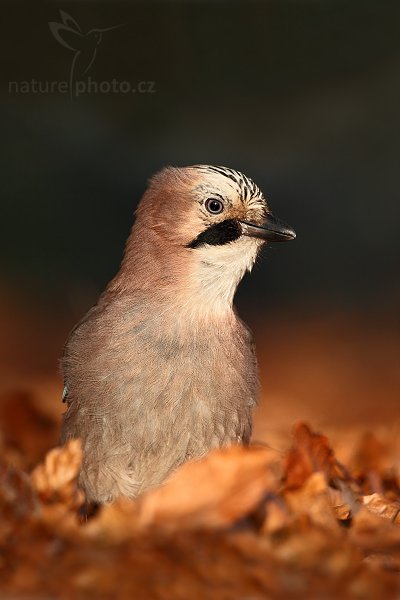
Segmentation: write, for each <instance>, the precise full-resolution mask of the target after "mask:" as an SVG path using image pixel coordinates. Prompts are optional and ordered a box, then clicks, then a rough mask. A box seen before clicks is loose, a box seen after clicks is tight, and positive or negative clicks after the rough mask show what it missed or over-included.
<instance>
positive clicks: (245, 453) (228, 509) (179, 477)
mask: <svg viewBox="0 0 400 600" xmlns="http://www.w3.org/2000/svg"><path fill="white" fill-rule="evenodd" d="M279 475H280V474H279V471H277V453H276V452H275V451H273V450H271V449H269V448H264V447H250V448H244V447H240V446H232V447H231V448H226V449H223V450H215V451H213V452H211V453H210V454H209V455H208V456H206V457H205V458H203V459H200V460H195V461H190V462H189V463H186V464H185V465H183V466H182V467H181V468H180V469H178V471H176V473H175V474H174V475H173V476H172V477H171V478H170V480H169V481H168V482H167V483H166V484H165V485H164V486H162V487H160V488H158V489H155V490H154V491H152V492H149V493H148V494H146V495H145V496H144V497H143V498H142V500H141V501H140V511H139V522H140V523H141V525H142V526H143V525H148V524H169V525H175V526H180V527H182V526H188V525H189V526H191V527H200V526H201V527H226V526H229V525H231V524H233V523H235V522H236V521H238V520H240V519H243V518H245V517H246V516H248V515H249V514H250V513H251V512H252V511H254V510H255V509H256V508H257V507H258V505H259V504H260V502H261V501H262V500H263V498H265V497H266V496H267V495H268V494H269V493H272V492H275V491H277V490H278V488H279V485H280V477H279Z"/></svg>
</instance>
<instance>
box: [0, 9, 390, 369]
mask: <svg viewBox="0 0 400 600" xmlns="http://www.w3.org/2000/svg"><path fill="white" fill-rule="evenodd" d="M60 11H61V12H60ZM62 11H63V12H62ZM1 13H2V18H1V22H0V46H1V53H0V67H1V68H0V74H1V75H0V76H1V100H0V101H1V115H0V119H1V136H0V148H1V150H0V152H1V171H2V196H1V197H2V218H1V226H2V227H1V229H2V231H1V236H0V239H1V247H2V250H1V256H0V260H1V270H2V289H3V292H2V293H3V295H6V296H7V298H8V300H7V309H9V307H10V302H9V298H10V297H11V298H12V302H11V305H12V306H14V307H18V310H20V309H21V310H26V311H33V312H34V310H36V307H37V306H40V307H41V310H42V311H43V310H45V318H44V319H42V321H41V323H42V324H43V322H47V323H49V322H50V321H49V320H50V319H51V318H53V317H52V315H54V314H57V315H58V316H59V315H64V317H65V319H64V321H63V325H62V327H61V333H60V336H59V338H57V344H56V345H55V346H53V347H52V348H53V349H52V353H51V360H50V359H48V360H47V362H46V364H47V365H49V364H55V363H56V359H57V356H58V354H57V351H56V350H57V349H58V351H61V350H60V348H61V345H62V342H61V340H62V339H64V336H65V334H66V332H67V330H68V328H69V327H70V326H71V325H72V324H73V322H74V320H76V319H77V318H79V317H80V316H81V315H82V313H83V312H84V311H85V310H86V309H87V308H88V307H89V306H90V305H91V304H92V303H93V302H94V301H95V300H96V297H97V295H98V293H99V292H100V291H101V290H102V288H103V287H104V285H105V284H106V282H107V281H108V280H109V279H110V278H111V277H112V276H113V274H114V273H115V271H116V270H117V268H118V265H119V261H120V259H121V256H122V252H123V246H124V242H125V239H126V236H127V234H128V232H129V229H130V227H131V224H132V218H133V211H134V208H135V206H136V203H137V201H138V200H139V198H140V196H141V194H142V193H143V191H144V189H145V186H146V180H147V179H148V178H149V177H150V176H151V175H152V174H153V173H154V172H156V171H157V170H158V169H160V168H161V167H163V166H164V165H167V164H172V165H190V164H194V163H210V164H222V165H226V166H229V167H232V168H235V169H238V170H241V171H243V172H245V173H246V174H247V175H249V176H251V177H252V178H253V179H254V180H255V181H256V182H257V183H258V184H259V186H260V187H261V188H262V189H263V190H264V192H265V193H266V195H267V197H268V198H269V200H270V203H271V206H272V208H273V210H274V212H275V213H276V215H277V216H279V217H281V218H282V219H284V220H285V221H287V222H288V223H290V224H291V225H292V226H293V227H294V228H295V229H296V231H297V236H298V237H297V240H296V241H295V242H293V243H290V244H282V245H276V246H274V247H272V248H271V249H268V250H267V251H266V252H265V253H264V254H265V257H266V259H265V260H263V261H262V262H260V263H259V264H258V265H257V267H256V269H255V270H254V272H253V274H252V276H251V279H247V280H246V281H245V283H244V284H242V286H241V288H240V291H239V294H238V303H239V306H240V310H241V313H242V315H243V316H244V318H245V319H246V320H247V321H248V322H250V324H251V325H252V326H253V327H254V326H256V322H258V321H260V320H263V319H268V315H275V314H278V313H279V315H280V318H281V319H282V320H283V322H284V321H285V314H289V313H290V314H293V313H294V312H296V311H297V312H298V313H299V312H300V313H301V314H304V312H306V313H307V314H324V313H325V312H326V311H350V314H351V315H353V316H354V315H355V316H356V317H358V315H361V314H367V315H374V317H373V318H372V317H371V318H370V317H368V318H367V321H369V322H373V319H374V318H376V319H377V321H376V323H377V324H378V325H377V327H378V326H379V327H380V323H381V320H382V318H383V317H385V318H386V325H387V326H388V328H389V329H390V328H394V326H395V325H396V317H397V314H398V313H397V305H398V301H399V297H400V294H399V281H398V271H399V257H400V236H399V215H400V204H399V200H398V196H399V192H398V187H399V185H398V179H399V176H398V174H399V151H400V110H399V106H400V4H399V3H398V2H384V3H382V2H378V1H375V2H369V1H364V2H340V1H335V0H332V1H316V0H315V1H313V0H309V1H304V0H303V1H302V0H299V1H284V0H283V1H282V0H280V1H270V2H244V1H243V2H214V3H211V2H188V1H187V2H167V1H164V2H146V3H145V2H131V3H128V2H123V3H120V2H103V3H100V2H87V3H81V2H64V3H58V2H48V3H41V2H37V3H35V4H31V3H26V2H25V3H22V2H13V3H2V4H1ZM63 21H64V23H63V25H64V26H65V27H67V28H68V29H69V31H66V30H65V29H62V28H61V29H60V28H57V26H54V25H53V32H52V31H51V30H50V26H49V23H50V22H54V23H59V24H62V22H63ZM116 25H120V27H118V28H115V29H110V30H108V31H103V32H102V34H100V35H101V39H100V40H99V38H94V37H93V36H94V35H95V34H96V32H93V31H92V30H99V29H108V28H111V27H113V26H116ZM71 30H72V31H71ZM74 31H75V33H74ZM77 31H78V32H79V31H80V33H76V32H77ZM90 31H92V33H91V34H90V35H86V34H87V33H88V32H90ZM54 32H56V35H54ZM57 35H58V36H60V37H61V41H60V39H56V37H57ZM96 35H98V36H99V34H98V33H97V34H96ZM93 39H96V40H97V41H96V43H94V42H93ZM97 42H98V43H97ZM63 43H64V45H63ZM96 44H97V45H96ZM94 49H95V50H96V55H94ZM78 50H79V56H78V57H77V59H76V60H75V62H74V78H75V79H74V80H78V81H79V80H82V81H84V82H87V81H88V80H89V78H90V81H91V82H92V87H91V88H89V89H87V90H86V92H83V93H81V94H80V95H77V94H76V93H75V88H71V89H70V90H65V89H63V90H58V89H56V90H54V89H53V91H51V89H50V87H49V86H51V85H53V86H54V85H58V83H57V82H67V83H66V84H65V85H67V84H68V82H69V79H70V75H71V65H72V63H73V60H74V57H76V56H77V53H78ZM92 60H93V62H92V64H91V65H89V63H90V62H91V61H92ZM88 66H89V68H88V70H87V71H86V73H84V71H85V69H86V68H87V67H88ZM32 80H34V81H35V82H36V83H34V82H32ZM113 81H116V83H114V84H113ZM52 82H53V83H52ZM54 82H55V83H54ZM120 82H128V84H127V85H128V86H130V89H129V92H126V85H125V84H124V86H123V89H124V90H125V92H124V91H122V90H121V88H120V87H119V88H118V85H120ZM141 82H142V83H141ZM143 82H145V83H143ZM100 84H102V89H99V88H100ZM96 85H97V92H96ZM113 85H114V88H112V87H110V86H113ZM115 86H117V90H116V89H115ZM132 89H135V90H136V91H135V92H134V93H133V92H132V91H131V90H132ZM71 91H72V93H70V92H71ZM71 96H72V97H71ZM33 307H35V309H33ZM35 314H36V313H35ZM388 315H389V316H388ZM42 316H43V314H42ZM9 320H10V317H9V315H8V316H4V318H3V340H4V339H8V338H7V336H6V335H5V333H4V331H5V329H4V328H5V327H6V324H7V323H9ZM19 322H21V321H19ZM351 322H354V320H353V317H351V318H350V323H351ZM26 327H27V326H26V325H24V328H25V329H24V330H25V336H26V337H28V338H29V340H28V341H27V340H25V342H21V344H22V345H24V343H25V346H27V345H28V346H29V343H30V344H32V336H33V333H32V335H30V336H29V335H28V334H27V333H26ZM42 327H43V325H42ZM346 327H347V326H346ZM346 327H345V326H343V330H344V331H345V330H346ZM32 331H34V332H35V335H36V336H37V331H43V329H40V328H39V329H38V330H32ZM256 335H258V336H259V337H260V334H256ZM39 337H40V336H39ZM23 339H24V338H23ZM36 339H37V338H36ZM14 341H15V340H14ZM15 343H17V342H15ZM288 343H290V342H288ZM362 344H363V343H362ZM7 352H10V349H9V347H8V348H7ZM31 354H32V353H31ZM283 354H284V353H283ZM51 361H53V363H51ZM374 364H375V358H374V360H371V364H370V363H368V369H370V368H373V365H374Z"/></svg>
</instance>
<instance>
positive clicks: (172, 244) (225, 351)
mask: <svg viewBox="0 0 400 600" xmlns="http://www.w3.org/2000/svg"><path fill="white" fill-rule="evenodd" d="M207 169H209V170H207ZM220 169H221V168H220V167H205V166H199V167H190V168H186V169H166V170H164V171H162V172H161V173H160V174H159V175H158V176H156V178H155V179H154V180H153V182H152V184H151V185H150V188H149V190H148V191H147V192H146V194H145V196H144V198H143V199H142V201H141V203H140V205H139V208H138V211H137V218H136V222H135V224H134V227H133V229H132V233H131V236H130V237H129V239H128V242H127V247H126V251H125V257H124V260H123V262H122V265H121V269H120V271H119V272H118V274H117V275H116V277H115V278H114V279H113V280H112V281H111V282H110V284H109V285H108V287H107V289H106V290H105V292H104V293H103V294H102V295H101V297H100V299H99V301H98V303H97V305H96V306H95V307H93V308H92V309H91V310H90V311H89V313H88V314H87V315H86V317H85V318H84V319H83V320H82V321H81V323H79V324H78V325H77V326H76V327H75V329H74V330H73V331H72V333H71V335H70V337H69V340H68V342H67V344H66V348H65V353H64V357H63V361H62V367H63V372H64V378H65V383H66V401H67V405H68V406H67V411H66V413H65V415H64V423H63V433H62V438H63V440H64V441H66V440H67V439H69V438H75V437H79V438H81V439H82V441H83V447H84V462H83V466H82V470H81V474H80V485H81V487H82V488H83V489H84V490H85V492H86V496H87V499H88V500H93V501H96V502H109V501H111V500H113V499H114V498H116V497H118V496H120V495H126V496H130V497H135V496H137V495H138V494H140V493H142V492H144V491H146V490H147V489H150V488H152V487H154V486H156V485H158V484H160V483H161V482H162V481H164V480H165V478H166V477H167V476H168V475H169V474H170V473H171V472H172V471H173V470H174V469H175V468H176V467H177V466H179V465H180V464H182V463H183V462H184V461H186V460H188V459H189V458H195V457H200V456H202V455H204V454H205V453H206V452H208V451H209V450H211V449H212V448H216V447H221V446H227V445H230V444H238V443H248V442H249V439H250V435H251V413H252V409H253V408H254V406H255V404H256V400H257V394H258V374H257V365H256V358H255V352H254V346H253V343H252V339H251V334H250V332H249V330H248V329H247V327H246V326H245V325H244V324H243V322H242V321H241V320H240V319H239V317H238V316H237V314H236V312H235V310H234V308H233V304H232V303H233V296H234V293H235V290H236V287H237V285H238V283H239V281H240V279H241V278H242V276H243V274H244V273H245V271H246V270H249V269H251V266H252V265H253V263H254V260H255V259H256V256H257V253H258V250H259V248H260V246H261V245H262V242H261V241H260V240H257V239H255V238H253V237H247V236H245V235H239V236H238V237H236V238H235V237H234V239H230V240H228V241H223V240H224V239H225V238H224V237H223V235H225V236H226V233H224V234H222V233H221V231H222V229H224V225H223V224H224V223H225V222H227V220H229V221H231V222H232V223H234V224H238V223H241V222H240V221H239V219H240V218H244V217H246V219H247V220H249V219H252V220H253V221H255V222H256V223H260V222H262V221H263V219H264V218H265V215H266V212H267V205H266V202H265V199H264V198H263V197H262V194H261V192H260V190H259V189H258V188H257V186H255V184H254V183H253V182H251V180H249V179H248V178H245V179H240V178H239V176H240V175H241V174H238V173H237V172H235V171H232V170H228V169H227V170H226V171H227V173H228V174H223V173H221V172H220V171H219V170H220ZM242 177H244V176H242ZM238 178H239V179H240V181H241V182H243V185H242V189H240V188H241V186H240V184H239V183H238V181H237V179H238ZM225 180H226V181H225ZM218 195H220V196H221V198H223V210H224V211H225V213H226V214H224V215H223V216H222V217H221V216H218V217H217V216H214V215H213V214H210V213H208V212H207V210H206V209H205V206H207V204H204V199H205V198H208V197H209V196H211V197H212V198H213V199H214V200H215V199H217V198H218ZM213 206H214V207H218V204H214V205H213ZM226 217H228V219H226ZM222 219H224V220H222ZM221 223H222V225H221ZM217 226H218V227H217ZM235 226H236V225H235ZM213 227H215V228H216V230H215V231H216V232H220V234H221V236H222V237H220V238H219V239H217V238H215V235H216V234H215V235H214V237H211V236H209V238H208V241H207V239H206V241H204V242H203V241H202V238H201V237H200V236H201V235H202V233H203V232H205V231H208V232H209V231H210V230H211V228H213ZM232 227H233V226H232ZM232 227H231V230H232V231H233V230H234V227H233V229H232ZM232 231H231V233H230V236H231V238H232V235H233V234H232ZM196 239H197V240H199V239H200V241H198V242H197V243H195V240H196ZM210 240H211V241H210ZM212 240H216V241H212Z"/></svg>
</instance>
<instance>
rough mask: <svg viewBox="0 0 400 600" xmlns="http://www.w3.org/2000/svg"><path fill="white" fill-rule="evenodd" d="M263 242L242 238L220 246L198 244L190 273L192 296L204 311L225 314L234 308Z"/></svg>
mask: <svg viewBox="0 0 400 600" xmlns="http://www.w3.org/2000/svg"><path fill="white" fill-rule="evenodd" d="M260 245H261V243H260V242H259V241H258V240H255V239H252V238H244V237H242V238H240V239H238V240H236V241H234V242H231V243H228V244H224V245H221V246H210V245H206V246H203V247H200V248H196V249H195V250H194V251H193V252H194V253H195V254H194V267H193V271H192V275H191V285H190V288H191V296H192V300H193V301H194V303H195V305H196V306H197V307H198V310H199V311H200V312H201V313H203V314H204V315H205V314H210V313H213V314H223V313H226V312H230V311H231V309H232V303H233V297H234V295H235V292H236V288H237V286H238V285H239V283H240V281H241V279H242V277H243V276H244V274H245V273H246V271H251V269H252V267H253V265H254V262H255V260H256V258H257V253H258V250H259V248H260Z"/></svg>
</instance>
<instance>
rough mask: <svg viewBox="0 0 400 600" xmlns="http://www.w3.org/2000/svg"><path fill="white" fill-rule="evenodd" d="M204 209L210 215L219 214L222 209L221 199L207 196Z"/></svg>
mask: <svg viewBox="0 0 400 600" xmlns="http://www.w3.org/2000/svg"><path fill="white" fill-rule="evenodd" d="M205 206H206V209H207V210H208V212H209V213H211V214H212V215H219V213H221V212H222V211H223V210H224V205H223V204H222V202H221V200H217V199H216V198H208V199H207V200H206V204H205Z"/></svg>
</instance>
